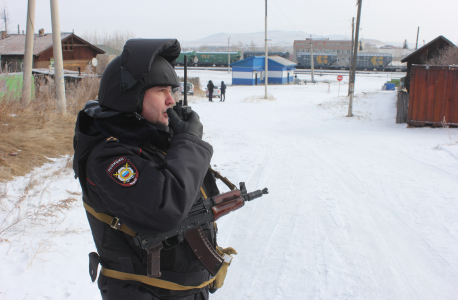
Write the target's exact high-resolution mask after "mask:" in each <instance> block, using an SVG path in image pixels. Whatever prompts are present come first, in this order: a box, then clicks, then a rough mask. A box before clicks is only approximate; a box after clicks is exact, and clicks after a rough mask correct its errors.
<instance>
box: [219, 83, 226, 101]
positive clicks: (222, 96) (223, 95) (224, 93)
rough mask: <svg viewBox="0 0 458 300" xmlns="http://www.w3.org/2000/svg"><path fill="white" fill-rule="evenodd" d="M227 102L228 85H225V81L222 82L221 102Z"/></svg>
mask: <svg viewBox="0 0 458 300" xmlns="http://www.w3.org/2000/svg"><path fill="white" fill-rule="evenodd" d="M224 100H226V85H225V84H224V81H221V100H219V101H223V102H224Z"/></svg>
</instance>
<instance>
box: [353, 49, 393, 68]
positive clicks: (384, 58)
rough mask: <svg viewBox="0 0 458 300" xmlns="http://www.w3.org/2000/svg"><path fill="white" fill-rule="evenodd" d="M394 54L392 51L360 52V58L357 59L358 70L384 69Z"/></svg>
mask: <svg viewBox="0 0 458 300" xmlns="http://www.w3.org/2000/svg"><path fill="white" fill-rule="evenodd" d="M392 60H393V55H392V54H391V53H372V52H359V53H358V60H357V61H356V69H357V70H374V69H375V70H378V71H383V69H384V68H386V67H387V66H388V65H389V64H390V63H391V61H392Z"/></svg>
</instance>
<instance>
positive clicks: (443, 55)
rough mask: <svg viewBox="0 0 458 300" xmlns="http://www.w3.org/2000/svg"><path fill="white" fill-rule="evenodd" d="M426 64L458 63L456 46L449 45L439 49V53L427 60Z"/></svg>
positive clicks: (457, 48) (445, 64)
mask: <svg viewBox="0 0 458 300" xmlns="http://www.w3.org/2000/svg"><path fill="white" fill-rule="evenodd" d="M428 65H436V66H449V65H458V47H456V46H449V47H446V48H444V49H441V50H439V53H438V54H437V55H436V56H434V57H433V58H431V59H430V60H429V61H428Z"/></svg>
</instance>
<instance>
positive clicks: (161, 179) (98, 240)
mask: <svg viewBox="0 0 458 300" xmlns="http://www.w3.org/2000/svg"><path fill="white" fill-rule="evenodd" d="M180 51H181V49H180V44H179V43H178V41H177V40H174V39H161V40H154V39H133V40H129V41H127V42H126V44H125V46H124V50H123V52H122V54H121V56H118V57H117V58H115V59H114V60H113V61H112V62H111V63H110V64H109V65H108V66H107V68H106V70H105V72H104V73H103V75H102V79H101V82H100V89H99V96H98V101H89V102H88V104H86V107H85V109H83V110H82V111H80V112H79V114H78V119H77V123H76V128H75V137H74V149H75V156H74V162H73V168H74V171H75V175H76V177H79V180H80V184H81V186H82V189H83V200H84V204H85V208H86V210H87V218H88V220H89V224H90V226H91V230H92V235H93V238H94V242H95V245H96V247H97V251H98V253H91V254H90V255H89V256H90V274H91V277H92V280H93V281H94V280H95V279H96V277H97V269H98V264H99V263H100V264H101V265H102V271H101V273H100V275H99V279H98V286H99V288H100V291H101V294H102V298H103V299H108V300H118V299H119V300H121V299H123V300H124V299H135V300H144V299H145V300H146V299H149V300H153V299H154V300H158V299H180V300H191V299H193V300H195V299H208V295H209V290H208V286H205V282H206V281H208V280H209V279H211V276H210V273H209V272H208V271H207V269H205V268H204V267H203V266H202V264H201V263H200V261H199V260H198V259H197V257H196V256H195V255H194V253H193V251H192V250H191V248H190V246H189V245H188V243H187V242H186V240H184V241H181V242H180V241H177V240H173V239H171V240H166V241H164V242H163V244H164V249H162V250H161V251H160V267H161V276H160V277H159V278H158V279H160V280H162V281H164V282H166V283H172V284H178V285H181V286H185V287H187V289H184V290H174V289H168V288H163V287H162V288H161V287H158V286H157V285H156V283H155V282H153V281H150V279H151V278H149V277H147V276H146V274H147V271H146V269H147V266H146V256H147V254H146V251H145V250H143V249H141V248H140V247H138V246H136V245H135V243H134V238H133V235H135V233H138V232H141V233H159V232H165V231H167V230H171V229H173V228H175V227H176V226H177V225H178V224H179V223H180V222H181V221H182V220H183V219H184V218H185V217H186V216H187V214H188V212H189V210H190V209H191V207H192V205H193V204H194V203H195V202H196V201H199V199H201V197H213V196H215V195H217V194H219V191H218V188H217V187H216V184H215V180H214V176H213V174H212V173H210V172H209V166H210V160H211V157H212V154H213V149H212V146H211V145H210V144H208V143H206V142H205V141H203V140H202V132H203V126H202V123H201V122H200V121H199V116H198V115H197V114H196V113H195V112H192V114H191V115H190V116H189V118H188V120H187V121H183V120H181V119H180V118H179V117H178V115H177V114H176V113H175V111H174V110H173V109H171V107H172V106H173V105H174V104H175V101H174V99H173V98H172V95H171V94H172V88H175V87H179V86H180V82H179V80H178V78H177V75H176V73H175V70H174V69H173V67H172V65H171V63H173V61H174V60H175V59H176V58H177V57H178V55H179V54H180ZM169 126H170V127H169ZM104 218H108V221H107V220H104ZM201 227H202V229H203V232H204V234H205V236H206V237H207V239H208V240H209V241H210V243H211V245H212V247H216V232H215V225H214V224H213V223H212V222H210V223H206V224H202V226H201ZM126 228H127V229H126ZM107 270H108V271H107ZM110 270H114V271H117V272H111V273H109V271H110ZM113 274H114V275H113ZM154 279H156V278H154ZM162 281H161V282H162ZM202 283H203V285H204V286H203V287H200V288H199V287H198V288H194V287H196V286H199V285H200V286H202ZM159 286H161V285H159ZM210 287H211V285H210Z"/></svg>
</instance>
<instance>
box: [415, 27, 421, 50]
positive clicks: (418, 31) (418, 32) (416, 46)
mask: <svg viewBox="0 0 458 300" xmlns="http://www.w3.org/2000/svg"><path fill="white" fill-rule="evenodd" d="M419 34H420V26H418V29H417V42H416V43H415V50H417V48H418V35H419Z"/></svg>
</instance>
